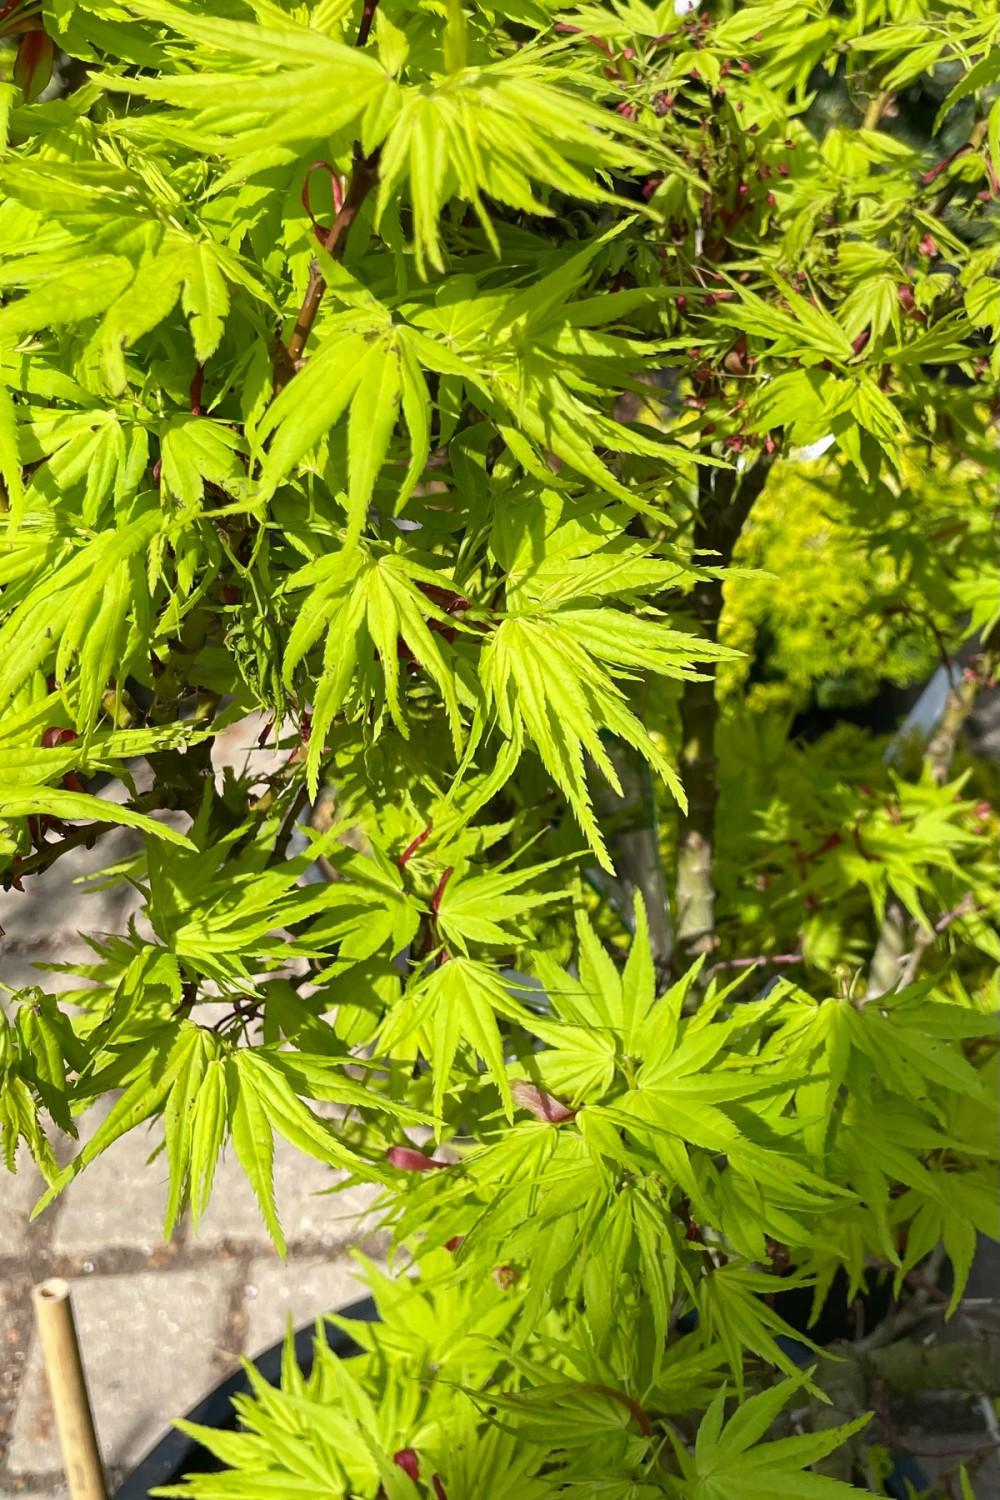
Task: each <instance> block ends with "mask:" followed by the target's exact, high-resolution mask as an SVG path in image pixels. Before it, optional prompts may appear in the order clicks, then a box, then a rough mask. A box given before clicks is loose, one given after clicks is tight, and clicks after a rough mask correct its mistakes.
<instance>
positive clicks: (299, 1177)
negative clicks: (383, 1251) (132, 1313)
mask: <svg viewBox="0 0 1000 1500" xmlns="http://www.w3.org/2000/svg"><path fill="white" fill-rule="evenodd" d="M343 1176H344V1174H343V1173H341V1172H336V1171H334V1169H333V1168H332V1167H327V1166H324V1164H323V1163H322V1162H319V1161H314V1160H313V1158H312V1157H309V1156H304V1155H303V1154H302V1152H301V1151H297V1150H296V1149H295V1147H294V1146H291V1145H289V1143H288V1142H287V1141H286V1140H285V1139H284V1138H283V1137H281V1136H275V1141H274V1192H275V1199H276V1202H277V1205H278V1217H279V1219H280V1221H281V1227H282V1229H283V1230H284V1232H285V1238H286V1240H287V1241H288V1243H289V1245H295V1244H298V1243H302V1242H311V1243H319V1244H320V1245H321V1246H323V1247H324V1248H331V1249H332V1248H333V1247H334V1246H336V1245H341V1244H343V1243H344V1241H345V1240H348V1239H357V1238H358V1237H359V1235H362V1234H366V1233H367V1234H370V1233H372V1232H373V1230H374V1220H373V1219H372V1218H371V1216H370V1215H368V1216H366V1217H359V1216H362V1215H365V1214H366V1211H367V1210H369V1209H370V1207H371V1205H372V1203H373V1202H374V1200H375V1198H376V1196H377V1192H378V1190H377V1189H375V1188H368V1187H364V1186H362V1187H353V1188H347V1189H345V1190H344V1191H343V1192H341V1193H334V1194H331V1193H330V1192H329V1189H330V1188H331V1187H333V1185H334V1184H335V1183H336V1182H338V1181H343ZM195 1243H196V1244H198V1245H200V1246H202V1247H212V1246H216V1245H220V1244H224V1243H249V1244H251V1245H253V1244H259V1245H266V1244H269V1243H270V1241H269V1239H268V1234H267V1230H266V1229H265V1227H264V1221H263V1219H262V1218H261V1213H260V1209H259V1207H258V1206H257V1200H256V1198H255V1197H254V1195H253V1192H252V1191H251V1188H250V1185H249V1183H248V1182H247V1180H246V1177H245V1176H244V1174H243V1169H242V1168H241V1166H240V1164H239V1162H238V1161H237V1160H236V1157H235V1154H234V1153H233V1152H232V1151H228V1152H227V1153H226V1154H225V1156H224V1158H223V1159H222V1160H221V1161H220V1162H219V1166H218V1168H217V1171H216V1179H215V1191H214V1192H213V1195H212V1201H211V1203H210V1204H209V1207H208V1210H207V1211H206V1213H205V1217H204V1218H203V1219H202V1221H201V1223H200V1224H199V1226H198V1230H197V1234H196V1236H195Z"/></svg>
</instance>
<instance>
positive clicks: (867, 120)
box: [861, 89, 895, 130]
mask: <svg viewBox="0 0 1000 1500" xmlns="http://www.w3.org/2000/svg"><path fill="white" fill-rule="evenodd" d="M894 98H895V95H894V94H893V92H892V90H891V89H882V90H881V91H880V92H879V93H877V94H873V95H872V97H871V98H870V99H869V101H868V108H867V109H866V110H865V117H864V119H863V120H862V122H861V128H862V130H876V129H877V128H878V124H879V121H880V120H881V118H882V116H883V115H884V114H885V112H886V110H887V109H888V108H889V105H890V104H891V103H892V101H893V99H894Z"/></svg>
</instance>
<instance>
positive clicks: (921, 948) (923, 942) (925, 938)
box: [899, 891, 976, 989]
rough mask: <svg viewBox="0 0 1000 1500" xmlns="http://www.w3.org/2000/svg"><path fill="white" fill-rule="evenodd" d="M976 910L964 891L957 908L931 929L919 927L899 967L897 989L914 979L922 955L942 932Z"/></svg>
mask: <svg viewBox="0 0 1000 1500" xmlns="http://www.w3.org/2000/svg"><path fill="white" fill-rule="evenodd" d="M975 910H976V901H975V897H974V896H973V894H972V892H971V891H966V893H965V895H964V896H963V897H962V899H961V901H960V902H959V903H958V905H957V906H954V907H952V909H951V911H946V912H945V914H944V916H943V917H939V918H938V920H937V921H936V922H935V923H934V926H933V927H921V928H919V929H918V930H917V933H916V935H915V937H914V939H913V947H912V948H911V949H910V951H909V953H907V954H906V956H905V958H904V959H903V960H902V961H901V963H900V966H899V988H900V989H905V988H906V986H907V985H908V984H912V983H913V981H914V980H915V979H916V977H917V974H918V972H919V970H920V965H921V963H922V962H923V958H924V954H925V953H926V952H927V950H928V948H932V947H933V946H934V944H935V943H936V942H937V940H938V938H939V937H940V936H941V934H942V933H943V932H947V930H948V928H949V927H950V926H951V925H952V923H953V922H959V921H961V919H962V918H963V917H968V916H971V914H972V913H973V912H974V911H975Z"/></svg>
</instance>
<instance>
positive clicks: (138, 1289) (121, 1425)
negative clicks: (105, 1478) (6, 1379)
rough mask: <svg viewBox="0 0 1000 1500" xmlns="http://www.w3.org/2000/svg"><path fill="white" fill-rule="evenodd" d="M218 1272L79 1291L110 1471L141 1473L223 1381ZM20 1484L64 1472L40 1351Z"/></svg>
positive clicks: (20, 1451) (30, 1380) (26, 1411)
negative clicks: (174, 1424) (168, 1434)
mask: <svg viewBox="0 0 1000 1500" xmlns="http://www.w3.org/2000/svg"><path fill="white" fill-rule="evenodd" d="M229 1290H230V1285H229V1278H228V1277H223V1276H222V1275H220V1273H219V1270H218V1268H215V1267H209V1268H206V1270H205V1271H204V1272H201V1271H163V1272H149V1271H144V1272H140V1273H138V1274H137V1275H124V1276H94V1277H93V1278H91V1279H88V1280H80V1281H77V1282H75V1283H74V1286H73V1305H74V1310H75V1313H76V1321H77V1327H78V1330H79V1335H80V1344H81V1348H82V1349H83V1351H84V1358H85V1360H86V1367H87V1374H88V1380H89V1384H90V1392H91V1401H92V1403H93V1407H94V1416H95V1421H96V1425H97V1431H98V1437H99V1439H100V1442H101V1448H102V1453H103V1456H104V1460H105V1463H106V1464H108V1465H109V1466H110V1465H114V1466H124V1465H127V1464H132V1463H135V1462H136V1460H138V1459H139V1458H140V1457H141V1456H142V1454H143V1453H144V1452H145V1450H146V1449H147V1448H148V1447H149V1445H150V1444H151V1443H152V1441H153V1439H154V1438H156V1437H158V1436H159V1435H160V1433H161V1432H163V1431H164V1429H165V1428H166V1427H167V1425H168V1424H169V1421H170V1418H171V1417H172V1416H176V1415H179V1414H181V1413H183V1412H184V1411H185V1410H186V1409H187V1408H188V1407H189V1406H191V1405H192V1404H193V1403H194V1402H195V1401H196V1400H197V1399H198V1397H199V1396H200V1395H201V1394H202V1393H203V1392H204V1391H205V1389H206V1388H207V1387H208V1386H209V1385H210V1384H211V1383H212V1380H213V1378H217V1366H216V1352H217V1350H218V1347H219V1338H220V1334H221V1331H222V1327H223V1322H224V1318H225V1312H226V1307H227V1304H228V1298H229ZM7 1461H8V1464H9V1467H10V1469H11V1470H12V1472H13V1473H14V1474H17V1473H18V1472H19V1471H20V1472H22V1473H26V1474H31V1473H40V1474H44V1473H47V1472H50V1471H51V1472H53V1473H56V1472H58V1469H59V1449H58V1444H57V1440H56V1435H55V1432H54V1430H53V1420H52V1409H51V1405H50V1402H49V1397H48V1391H47V1388H46V1385H45V1375H44V1371H43V1369H42V1362H41V1354H40V1351H39V1348H38V1345H37V1342H36V1343H35V1344H34V1345H33V1347H32V1351H31V1355H30V1358H29V1360H28V1367H27V1370H26V1372H25V1377H24V1384H23V1387H22V1391H21V1399H20V1402H19V1404H18V1409H17V1415H16V1417H15V1420H14V1432H13V1440H12V1442H11V1446H10V1452H9V1454H8V1460H7Z"/></svg>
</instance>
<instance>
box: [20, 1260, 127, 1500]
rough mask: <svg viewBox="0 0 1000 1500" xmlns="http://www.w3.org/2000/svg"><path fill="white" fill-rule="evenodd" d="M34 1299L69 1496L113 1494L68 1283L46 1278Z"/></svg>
mask: <svg viewBox="0 0 1000 1500" xmlns="http://www.w3.org/2000/svg"><path fill="white" fill-rule="evenodd" d="M31 1300H32V1302H33V1303H34V1307H35V1318H36V1321H37V1323H38V1333H39V1336H40V1338H41V1341H42V1358H43V1360H44V1362H45V1373H46V1375H47V1376H48V1380H49V1389H50V1391H51V1392H52V1406H53V1409H54V1411H55V1417H56V1429H57V1431H58V1433H59V1447H60V1449H61V1451H62V1460H63V1468H64V1469H65V1471H66V1482H67V1484H68V1485H69V1493H70V1500H108V1491H107V1488H106V1486H105V1483H104V1471H103V1469H102V1467H101V1455H100V1452H99V1450H98V1447H97V1433H96V1432H95V1430H94V1417H93V1413H92V1412H91V1409H90V1401H89V1398H88V1396H87V1382H86V1378H85V1376H84V1373H83V1362H82V1360H81V1358H80V1346H79V1343H78V1341H77V1336H76V1324H75V1323H74V1321H73V1304H72V1302H71V1300H70V1290H69V1283H68V1282H66V1281H63V1280H61V1279H60V1278H59V1277H53V1278H52V1279H51V1280H50V1281H43V1282H42V1283H41V1285H40V1286H36V1287H35V1289H34V1291H33V1292H32V1294H31Z"/></svg>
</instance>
